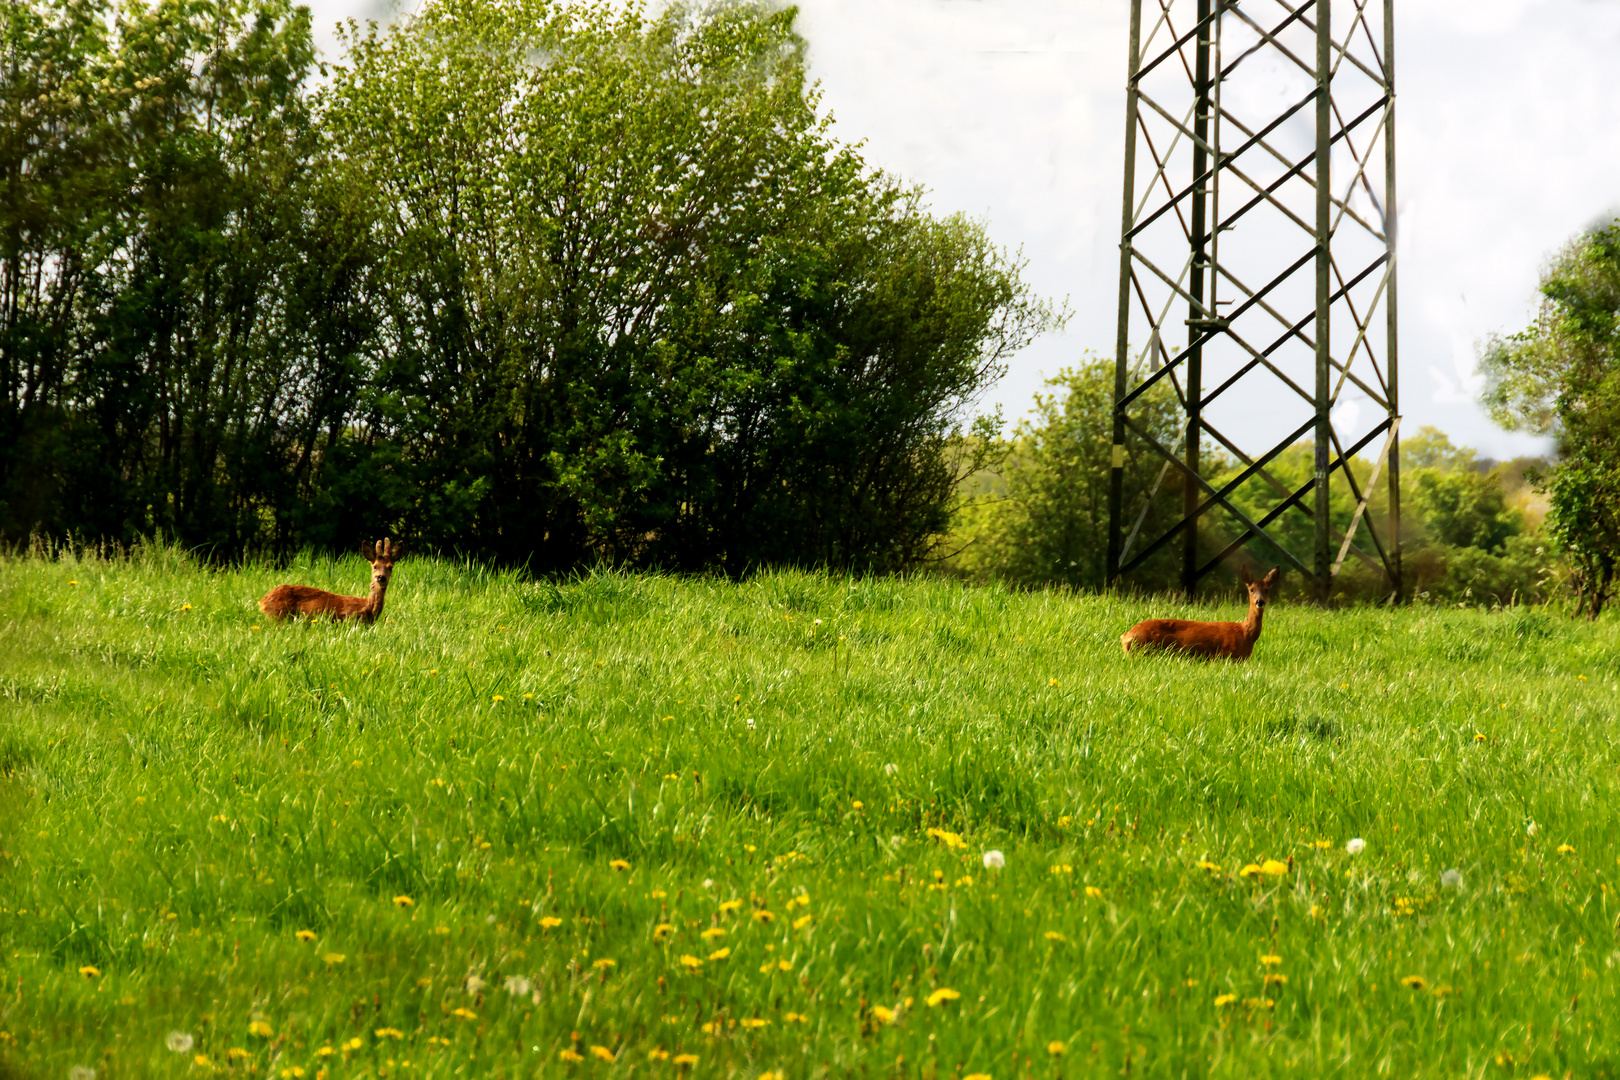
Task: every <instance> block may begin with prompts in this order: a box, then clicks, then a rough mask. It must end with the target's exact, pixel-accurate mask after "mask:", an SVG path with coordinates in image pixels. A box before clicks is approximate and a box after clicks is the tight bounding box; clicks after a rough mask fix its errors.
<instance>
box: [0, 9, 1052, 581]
mask: <svg viewBox="0 0 1620 1080" xmlns="http://www.w3.org/2000/svg"><path fill="white" fill-rule="evenodd" d="M0 19H3V23H0V26H3V33H4V35H5V46H4V47H5V48H6V50H7V53H8V63H7V66H6V70H5V72H4V74H3V75H0V78H4V79H5V80H6V85H5V94H4V105H3V107H0V186H3V187H4V188H5V189H6V190H7V191H8V192H10V193H13V194H12V195H10V196H8V198H7V199H6V200H4V201H3V203H0V218H3V219H0V237H3V240H0V244H3V247H0V285H4V286H5V288H3V289H0V292H3V293H4V300H3V301H0V303H3V304H4V306H3V307H0V369H3V374H0V378H3V379H4V380H5V382H6V393H5V395H4V400H3V402H0V413H3V415H0V534H3V535H4V536H5V537H7V538H10V539H13V540H16V539H18V538H21V537H24V536H26V535H27V534H28V533H30V532H32V531H46V532H53V533H67V532H72V533H77V534H80V535H83V536H86V537H100V538H109V539H114V540H123V541H128V540H131V539H133V538H134V537H136V536H138V535H141V534H146V533H151V532H164V533H168V534H170V535H172V536H174V537H175V538H177V539H178V540H179V541H180V542H181V543H183V544H186V545H188V546H193V547H206V548H211V549H213V550H215V551H216V552H219V553H229V554H232V555H234V554H236V553H238V552H239V551H241V550H242V549H243V548H249V549H258V550H271V551H277V552H286V551H288V550H290V549H292V548H294V547H297V546H300V545H314V546H317V547H338V548H346V547H349V546H352V545H353V544H354V543H355V542H356V541H357V540H358V539H359V538H360V537H361V536H364V535H374V534H377V533H382V532H388V533H392V534H394V535H402V534H403V535H406V536H410V537H413V538H414V539H416V540H418V541H420V542H425V543H427V544H429V545H433V546H438V547H442V548H454V549H458V550H461V551H464V552H467V553H471V554H476V555H480V556H483V557H492V558H496V559H499V560H503V561H508V562H527V563H528V564H529V565H531V566H532V567H533V568H534V569H536V570H556V569H563V568H569V567H575V566H579V565H582V564H585V563H591V562H596V561H599V560H609V561H615V562H625V563H633V564H643V565H647V564H656V565H663V566H667V567H674V568H684V569H697V568H720V569H723V570H726V571H730V572H739V571H741V570H743V569H745V568H747V567H749V566H754V565H759V564H765V563H812V564H831V565H840V566H853V567H861V568H868V567H870V568H875V569H890V568H896V567H903V566H907V565H911V564H914V563H916V562H917V561H918V560H920V559H921V558H923V557H924V556H925V555H926V554H927V553H928V552H929V550H930V549H931V547H932V545H933V544H934V543H935V542H936V540H937V538H938V536H939V534H940V533H941V531H942V530H943V528H944V526H945V525H946V522H947V508H948V506H949V504H950V501H951V498H952V491H953V488H954V485H955V483H956V480H957V474H956V472H955V471H954V470H953V467H952V462H951V461H950V459H949V449H950V438H951V436H952V433H953V432H955V431H956V430H957V429H958V428H959V426H960V424H961V422H962V420H963V419H964V418H965V410H966V408H967V407H968V405H969V404H970V403H971V402H972V400H973V399H974V398H975V397H976V395H977V394H979V393H980V392H981V391H982V390H983V389H984V388H985V387H986V386H987V385H988V384H989V383H990V381H992V380H993V379H994V378H995V377H996V376H997V375H998V374H999V372H1000V370H1001V367H1002V363H1003V361H1004V359H1005V358H1006V356H1007V355H1008V354H1009V353H1010V352H1012V351H1013V350H1015V349H1017V348H1018V347H1020V346H1021V345H1022V344H1023V343H1024V342H1025V341H1027V340H1028V339H1029V337H1030V336H1031V335H1032V334H1034V333H1036V332H1038V331H1039V330H1040V329H1041V328H1042V327H1043V326H1045V325H1046V324H1047V323H1048V321H1049V320H1050V313H1049V311H1048V309H1046V308H1045V307H1044V306H1043V305H1041V304H1040V303H1038V302H1036V301H1034V300H1033V299H1031V298H1030V297H1029V295H1028V293H1027V292H1026V290H1025V288H1024V286H1023V285H1022V283H1021V281H1020V279H1019V272H1018V266H1017V265H1016V264H1015V263H1014V262H1012V261H1010V260H1009V259H1008V258H1007V257H1006V256H1005V255H1004V254H1003V253H1001V252H1000V251H998V250H996V249H995V248H993V247H992V246H991V245H990V244H989V242H988V241H987V239H986V238H985V234H984V232H983V230H982V229H981V228H980V227H979V226H977V225H976V224H974V223H972V222H969V221H966V220H963V219H960V218H950V219H944V220H940V219H936V218H934V217H932V216H931V215H930V214H929V213H928V212H927V210H926V208H925V206H924V205H923V203H922V201H921V198H920V196H919V195H918V194H917V193H916V192H914V191H912V190H909V189H907V188H904V187H902V186H901V185H900V184H898V183H897V182H896V181H894V180H892V179H890V178H888V177H886V176H883V175H881V174H878V173H875V172H873V171H872V170H870V169H868V168H867V167H866V166H865V165H864V163H863V162H862V160H861V159H860V157H859V156H858V154H856V153H855V152H854V151H853V150H852V149H850V148H849V147H846V146H842V145H840V144H839V143H838V142H837V141H836V140H834V139H833V137H832V134H831V131H830V127H829V125H828V123H827V122H825V121H822V120H820V119H818V117H817V115H816V100H815V97H814V94H813V92H812V91H811V90H810V88H809V87H808V86H807V84H806V81H805V77H804V64H803V44H802V42H801V41H800V39H798V38H797V37H796V35H795V34H794V31H793V13H792V12H791V11H780V10H775V9H771V8H767V7H765V6H762V5H754V4H732V5H728V6H724V7H718V8H714V9H703V10H699V9H694V8H690V7H686V6H682V5H675V6H672V7H670V8H668V9H665V10H664V11H663V12H662V13H661V14H659V15H658V16H656V17H649V16H647V15H645V14H644V13H642V12H641V11H640V10H639V9H632V10H630V11H622V10H619V9H618V8H617V6H616V5H611V4H608V3H601V4H595V5H592V4H587V3H581V4H565V3H547V2H544V0H511V2H501V0H443V2H438V3H435V4H432V5H429V6H427V7H426V8H425V9H424V11H423V12H422V14H420V15H419V16H417V17H415V18H413V19H409V20H406V21H404V22H403V23H401V24H400V25H399V26H398V27H397V28H394V29H391V30H387V31H378V30H375V29H373V30H371V31H369V32H362V31H360V30H359V29H358V28H355V29H353V30H352V31H351V35H350V39H349V47H350V51H349V54H348V56H347V57H346V59H345V62H344V64H343V65H342V66H339V67H337V68H336V69H334V70H333V71H332V72H331V73H330V79H329V81H328V82H327V83H326V84H325V88H324V89H323V90H321V91H320V92H319V93H316V92H315V91H314V90H313V86H314V76H315V74H316V72H317V69H316V67H315V63H316V61H315V54H314V51H313V49H312V46H311V44H310V28H309V17H308V13H307V11H306V10H305V9H296V10H295V9H293V8H291V7H290V5H289V4H288V3H287V2H286V0H197V2H195V3H190V4H187V5H183V6H182V5H178V4H161V5H159V6H155V7H152V8H145V7H141V6H138V5H135V6H124V7H117V8H114V7H112V6H110V5H106V6H97V4H95V3H85V2H81V0H28V2H26V3H22V4H13V5H9V6H7V7H6V9H5V12H4V15H3V16H0Z"/></svg>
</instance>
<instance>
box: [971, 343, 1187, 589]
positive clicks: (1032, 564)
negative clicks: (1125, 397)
mask: <svg viewBox="0 0 1620 1080" xmlns="http://www.w3.org/2000/svg"><path fill="white" fill-rule="evenodd" d="M1046 387H1047V389H1048V392H1047V393H1044V394H1037V395H1036V396H1035V408H1034V411H1033V416H1031V417H1030V418H1028V419H1025V420H1022V421H1020V422H1019V424H1018V426H1017V427H1016V429H1015V430H1014V432H1013V437H1012V439H1011V440H1010V442H1009V443H1008V444H1006V445H1005V446H1004V447H1003V448H1002V453H1001V454H1000V455H998V456H999V458H1000V461H999V463H998V464H997V465H996V467H995V469H994V474H993V476H988V475H986V476H981V478H980V483H981V490H980V491H979V492H978V497H976V498H974V499H972V500H970V501H968V502H967V503H966V504H965V505H964V506H963V507H962V509H961V511H960V514H959V518H958V522H957V527H956V530H955V532H954V533H953V535H952V538H951V539H952V544H953V546H954V547H955V548H956V549H957V550H955V551H954V552H953V553H952V554H951V556H950V559H949V560H948V563H947V567H948V569H950V570H952V571H954V572H956V573H959V574H963V575H966V576H970V577H976V578H992V577H993V578H999V579H1001V580H1005V581H1008V582H1009V583H1012V584H1016V585H1021V586H1026V587H1034V586H1041V585H1047V584H1063V585H1069V586H1073V587H1075V588H1086V589H1100V588H1102V587H1103V585H1104V583H1105V577H1106V574H1107V569H1108V567H1107V559H1108V484H1109V473H1110V472H1111V470H1112V459H1113V451H1112V443H1113V438H1112V432H1113V409H1114V362H1113V361H1112V360H1109V359H1104V358H1101V357H1093V358H1091V359H1089V360H1087V361H1086V362H1085V363H1083V364H1081V365H1080V366H1079V367H1075V368H1064V369H1063V370H1061V371H1059V372H1058V373H1057V374H1056V375H1055V376H1053V377H1052V378H1050V379H1048V380H1047V381H1046ZM1133 415H1134V416H1135V418H1136V419H1137V421H1138V422H1139V423H1142V424H1144V425H1146V426H1147V428H1148V430H1149V431H1151V432H1152V433H1153V435H1154V437H1155V438H1156V439H1157V440H1158V441H1159V442H1160V443H1162V444H1165V445H1174V444H1175V442H1176V437H1177V432H1178V430H1179V425H1178V418H1177V414H1176V409H1175V399H1174V398H1173V397H1172V396H1170V390H1169V387H1168V386H1165V387H1164V389H1163V391H1162V392H1158V391H1150V392H1149V394H1148V395H1146V396H1145V397H1144V398H1143V399H1141V403H1140V405H1139V406H1138V407H1137V409H1136V411H1135V412H1133ZM1126 440H1127V441H1126V449H1127V453H1126V465H1125V490H1126V492H1127V493H1128V497H1130V496H1134V498H1133V499H1131V502H1130V505H1129V506H1128V507H1127V510H1128V511H1129V513H1130V515H1131V521H1132V522H1133V523H1134V522H1135V520H1136V515H1137V514H1139V513H1141V512H1142V511H1143V508H1144V506H1146V508H1147V509H1146V515H1145V517H1144V518H1143V521H1142V526H1141V534H1140V535H1139V536H1138V537H1137V543H1136V546H1135V548H1134V549H1133V550H1140V549H1141V544H1142V543H1143V541H1144V539H1145V538H1147V537H1153V536H1157V535H1159V534H1160V533H1162V532H1163V531H1164V530H1165V529H1166V528H1168V527H1169V525H1170V524H1172V523H1173V522H1174V520H1175V519H1176V517H1178V516H1179V514H1177V513H1176V511H1178V510H1179V508H1180V506H1181V497H1180V495H1179V492H1180V491H1181V485H1180V476H1179V474H1178V473H1177V472H1176V470H1174V469H1171V470H1169V472H1167V473H1166V474H1165V475H1164V477H1163V479H1162V481H1160V480H1159V476H1160V468H1161V466H1162V464H1163V462H1162V459H1160V458H1158V457H1157V455H1156V454H1154V453H1153V452H1152V451H1151V450H1150V449H1148V447H1147V446H1146V445H1145V444H1143V443H1142V441H1141V440H1140V438H1139V437H1138V436H1136V435H1135V434H1134V433H1128V434H1127V436H1126ZM1155 481H1159V482H1158V483H1157V484H1156V483H1155ZM1156 486H1157V488H1158V496H1157V497H1156V498H1155V499H1154V500H1153V501H1152V502H1151V503H1148V502H1147V501H1146V498H1145V497H1146V495H1147V493H1148V492H1149V491H1151V490H1153V489H1154V488H1155V487H1156ZM1179 550H1180V548H1179V547H1176V548H1175V549H1174V551H1172V550H1171V549H1170V548H1165V549H1163V550H1161V551H1160V552H1158V553H1156V554H1155V555H1154V556H1153V557H1152V558H1150V559H1149V560H1148V561H1147V563H1145V564H1144V565H1143V566H1142V567H1140V568H1138V570H1136V571H1135V572H1133V574H1132V575H1131V581H1132V582H1133V583H1134V584H1136V585H1138V586H1143V587H1147V588H1168V587H1170V586H1172V585H1173V584H1174V582H1175V581H1176V580H1177V578H1178V574H1179V570H1178V566H1179V564H1178V563H1176V562H1175V561H1174V560H1175V558H1176V555H1175V552H1179Z"/></svg>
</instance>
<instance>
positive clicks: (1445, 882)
mask: <svg viewBox="0 0 1620 1080" xmlns="http://www.w3.org/2000/svg"><path fill="white" fill-rule="evenodd" d="M1440 887H1441V888H1442V889H1456V890H1457V891H1458V892H1461V891H1462V890H1463V889H1465V888H1467V885H1466V884H1465V883H1464V881H1463V876H1462V871H1461V870H1458V869H1457V868H1456V867H1455V866H1454V867H1452V868H1451V869H1450V870H1447V871H1445V872H1444V873H1442V874H1441V875H1440Z"/></svg>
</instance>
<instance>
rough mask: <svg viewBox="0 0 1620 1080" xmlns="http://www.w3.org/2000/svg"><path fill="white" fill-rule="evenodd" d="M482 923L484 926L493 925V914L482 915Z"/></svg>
mask: <svg viewBox="0 0 1620 1080" xmlns="http://www.w3.org/2000/svg"><path fill="white" fill-rule="evenodd" d="M484 924H485V925H486V926H494V925H495V916H493V915H485V916H484Z"/></svg>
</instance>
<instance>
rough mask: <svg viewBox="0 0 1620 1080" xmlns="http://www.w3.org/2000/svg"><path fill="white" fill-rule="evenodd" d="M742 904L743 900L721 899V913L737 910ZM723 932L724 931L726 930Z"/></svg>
mask: <svg viewBox="0 0 1620 1080" xmlns="http://www.w3.org/2000/svg"><path fill="white" fill-rule="evenodd" d="M742 905H743V902H742V901H741V900H722V901H720V914H722V915H729V914H731V913H732V912H733V911H736V910H737V909H738V908H740V907H742ZM721 932H722V933H724V931H721Z"/></svg>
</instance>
